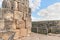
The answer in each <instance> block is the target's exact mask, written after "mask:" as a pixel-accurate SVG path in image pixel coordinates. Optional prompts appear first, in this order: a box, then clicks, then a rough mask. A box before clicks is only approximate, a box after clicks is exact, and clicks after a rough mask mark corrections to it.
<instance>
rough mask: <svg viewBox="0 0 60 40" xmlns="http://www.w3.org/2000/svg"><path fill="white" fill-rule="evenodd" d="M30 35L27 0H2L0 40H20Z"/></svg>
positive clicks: (29, 11)
mask: <svg viewBox="0 0 60 40" xmlns="http://www.w3.org/2000/svg"><path fill="white" fill-rule="evenodd" d="M30 33H31V9H30V8H29V0H3V2H2V8H0V40H20V39H21V38H23V37H26V36H29V35H30Z"/></svg>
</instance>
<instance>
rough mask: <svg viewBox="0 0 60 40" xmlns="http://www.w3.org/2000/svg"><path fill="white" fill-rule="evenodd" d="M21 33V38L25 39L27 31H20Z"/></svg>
mask: <svg viewBox="0 0 60 40" xmlns="http://www.w3.org/2000/svg"><path fill="white" fill-rule="evenodd" d="M20 31H21V33H20V36H22V37H25V36H27V29H24V28H23V29H20Z"/></svg>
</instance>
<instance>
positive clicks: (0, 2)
mask: <svg viewBox="0 0 60 40" xmlns="http://www.w3.org/2000/svg"><path fill="white" fill-rule="evenodd" d="M2 1H3V0H0V8H1V7H2Z"/></svg>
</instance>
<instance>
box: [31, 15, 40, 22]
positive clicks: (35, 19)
mask: <svg viewBox="0 0 60 40" xmlns="http://www.w3.org/2000/svg"><path fill="white" fill-rule="evenodd" d="M31 18H32V21H39V20H40V18H36V17H33V16H32V17H31Z"/></svg>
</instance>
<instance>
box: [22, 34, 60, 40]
mask: <svg viewBox="0 0 60 40" xmlns="http://www.w3.org/2000/svg"><path fill="white" fill-rule="evenodd" d="M59 35H60V34H59ZM22 40H60V37H59V36H54V35H43V34H36V33H31V36H29V37H24V38H22Z"/></svg>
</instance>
